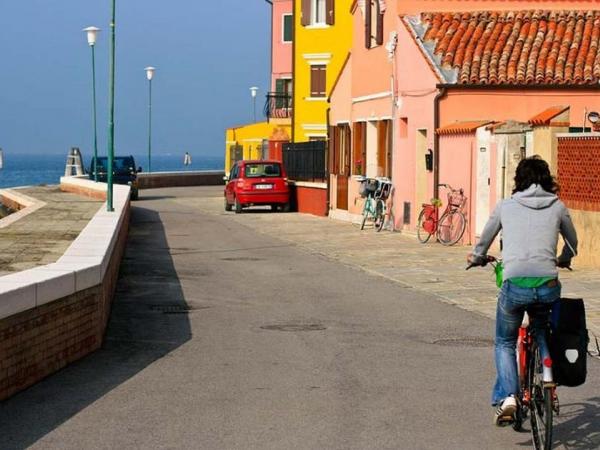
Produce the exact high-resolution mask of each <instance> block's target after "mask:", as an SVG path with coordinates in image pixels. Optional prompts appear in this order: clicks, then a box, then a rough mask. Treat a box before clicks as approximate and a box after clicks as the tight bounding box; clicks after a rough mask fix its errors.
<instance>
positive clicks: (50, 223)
mask: <svg viewBox="0 0 600 450" xmlns="http://www.w3.org/2000/svg"><path fill="white" fill-rule="evenodd" d="M13 190H14V191H15V192H18V193H22V194H25V195H27V196H29V197H33V198H35V199H37V200H41V201H43V202H45V203H46V205H45V206H43V207H42V208H40V209H38V210H37V211H34V212H33V213H31V214H29V215H27V216H25V217H23V218H22V219H19V220H18V221H16V222H14V223H12V224H10V225H9V226H7V227H6V228H2V229H0V276H2V275H7V274H9V273H12V272H18V271H21V270H27V269H31V268H33V267H36V266H43V265H46V264H50V263H53V262H56V261H57V260H58V258H60V257H61V256H62V254H63V253H64V252H65V250H66V249H67V248H68V247H69V245H71V242H73V240H75V238H76V237H77V236H78V235H79V233H80V231H81V230H82V229H83V228H84V227H85V226H86V225H87V224H88V222H89V221H90V219H91V218H92V217H93V216H94V214H96V212H97V211H98V209H99V208H100V205H101V204H102V202H100V201H99V200H94V199H91V198H88V197H82V196H78V195H74V194H69V193H66V192H62V191H61V190H60V189H59V188H58V186H36V187H30V188H23V189H13Z"/></svg>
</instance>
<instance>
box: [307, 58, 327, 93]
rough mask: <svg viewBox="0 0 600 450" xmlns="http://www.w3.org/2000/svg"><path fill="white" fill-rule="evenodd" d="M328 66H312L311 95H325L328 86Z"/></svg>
mask: <svg viewBox="0 0 600 450" xmlns="http://www.w3.org/2000/svg"><path fill="white" fill-rule="evenodd" d="M326 73H327V72H326V67H325V66H323V65H315V66H310V96H311V97H325V95H326V89H327V88H326V86H327V75H326Z"/></svg>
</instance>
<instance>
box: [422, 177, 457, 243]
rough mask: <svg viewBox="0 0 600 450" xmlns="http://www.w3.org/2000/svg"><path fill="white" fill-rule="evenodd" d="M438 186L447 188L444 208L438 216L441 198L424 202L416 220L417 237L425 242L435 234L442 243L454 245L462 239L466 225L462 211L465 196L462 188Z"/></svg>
mask: <svg viewBox="0 0 600 450" xmlns="http://www.w3.org/2000/svg"><path fill="white" fill-rule="evenodd" d="M438 186H440V187H444V188H446V189H448V203H447V205H446V209H444V212H443V213H442V215H441V217H440V214H439V212H440V211H439V210H440V207H441V206H442V201H441V200H439V199H433V201H432V202H431V203H424V204H423V209H422V210H421V213H420V214H419V219H418V221H417V238H418V239H419V242H421V243H422V244H425V243H426V242H427V241H429V239H430V238H431V236H432V235H434V234H435V235H436V237H437V240H438V241H440V243H442V244H443V245H454V244H456V243H457V242H458V241H460V240H461V239H462V237H463V234H465V229H466V227H467V218H466V217H465V214H464V213H463V208H464V206H465V204H466V202H467V198H466V197H465V193H464V190H463V189H462V188H461V189H454V188H453V187H452V186H450V185H449V184H439V185H438Z"/></svg>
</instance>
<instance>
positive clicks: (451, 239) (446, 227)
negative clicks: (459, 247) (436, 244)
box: [437, 211, 467, 245]
mask: <svg viewBox="0 0 600 450" xmlns="http://www.w3.org/2000/svg"><path fill="white" fill-rule="evenodd" d="M466 227H467V221H466V219H465V215H464V214H463V213H462V212H460V211H450V212H447V213H445V214H444V215H443V216H442V218H441V219H440V223H439V225H438V231H437V238H438V240H439V241H440V242H441V243H442V244H443V245H454V244H456V243H457V242H458V241H460V240H461V239H462V237H463V234H465V228H466Z"/></svg>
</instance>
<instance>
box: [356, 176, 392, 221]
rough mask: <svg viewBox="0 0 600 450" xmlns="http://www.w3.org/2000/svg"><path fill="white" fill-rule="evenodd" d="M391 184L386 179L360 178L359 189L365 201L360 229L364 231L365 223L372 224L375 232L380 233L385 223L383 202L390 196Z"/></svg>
mask: <svg viewBox="0 0 600 450" xmlns="http://www.w3.org/2000/svg"><path fill="white" fill-rule="evenodd" d="M391 188H392V183H391V181H390V180H389V179H387V178H362V179H361V184H360V188H359V193H360V195H361V197H363V198H364V199H365V204H364V205H363V210H362V222H361V224H360V229H361V230H364V228H365V225H366V223H367V221H371V222H373V225H374V228H375V231H381V230H382V229H383V225H384V223H385V216H386V206H385V201H386V199H387V197H388V196H389V195H390V192H391Z"/></svg>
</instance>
